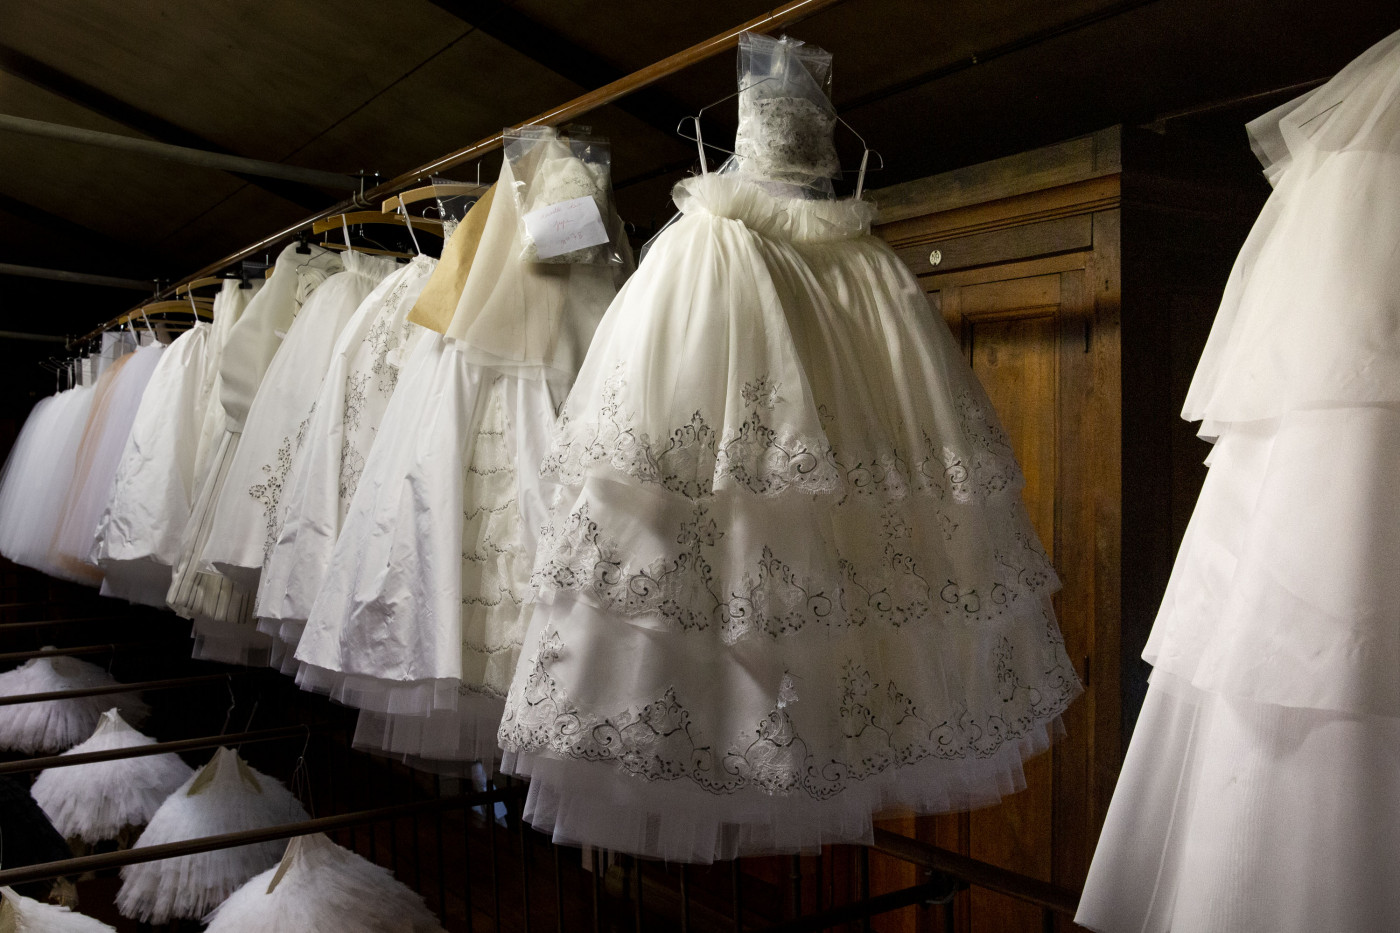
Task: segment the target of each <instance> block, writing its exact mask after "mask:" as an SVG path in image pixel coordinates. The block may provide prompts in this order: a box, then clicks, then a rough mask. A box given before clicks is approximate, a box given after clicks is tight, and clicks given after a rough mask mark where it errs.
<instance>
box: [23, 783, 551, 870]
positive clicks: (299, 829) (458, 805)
mask: <svg viewBox="0 0 1400 933" xmlns="http://www.w3.org/2000/svg"><path fill="white" fill-rule="evenodd" d="M524 796H525V787H524V785H517V786H514V787H501V788H497V789H496V790H488V791H481V792H478V793H474V794H464V795H462V796H460V797H436V798H430V799H427V800H418V801H415V802H413V803H400V804H394V805H393V806H389V807H378V808H376V809H373V810H357V811H355V812H354V813H342V814H340V815H338V816H323V817H319V818H317V819H310V820H302V821H300V822H297V823H283V824H281V825H279V826H269V827H267V828H266V829H248V830H243V831H242V832H236V833H223V834H221V835H218V836H202V837H200V838H198V839H186V840H183V841H181V842H167V843H164V844H163V845H156V846H142V847H141V848H139V849H123V850H122V851H120V852H102V853H99V854H97V855H84V856H80V857H78V858H70V859H63V860H62V861H58V862H42V863H40V864H38V865H25V866H22V867H20V868H9V869H6V870H4V871H0V887H13V886H14V885H17V884H28V883H29V882H31V881H44V880H46V879H49V878H61V877H63V876H64V875H77V874H82V873H84V872H89V871H102V870H104V869H108V868H120V867H122V866H124V865H135V864H137V863H139V862H157V861H160V860H161V859H167V858H176V857H178V856H181V855H195V854H198V853H200V852H213V851H216V850H218V849H233V848H237V847H238V846H246V845H253V844H255V843H259V842H276V841H277V840H278V839H291V838H292V837H293V836H306V835H309V834H311V833H327V832H331V831H333V830H337V829H350V828H351V827H355V826H363V825H365V824H366V823H379V822H383V821H387V820H395V819H399V818H400V817H405V816H417V815H421V814H424V813H432V812H435V811H442V810H466V809H470V808H471V807H477V806H481V805H483V804H494V803H496V802H497V801H501V800H511V799H514V798H517V797H524Z"/></svg>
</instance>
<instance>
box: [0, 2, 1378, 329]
mask: <svg viewBox="0 0 1400 933" xmlns="http://www.w3.org/2000/svg"><path fill="white" fill-rule="evenodd" d="M774 5H775V3H774V0H704V2H691V3H679V2H671V0H610V2H606V3H604V2H599V0H595V2H586V0H509V2H506V0H476V2H473V0H432V2H430V0H393V2H384V0H338V2H335V3H325V2H321V3H310V2H305V0H243V2H239V0H204V2H201V3H198V4H194V3H187V2H176V0H165V2H161V0H124V2H121V3H114V2H111V0H43V2H23V3H22V2H5V3H3V4H0V113H3V114H11V115H16V116H23V117H29V118H33V119H39V120H45V121H51V122H55V123H61V124H68V125H71V126H78V127H85V128H91V129H98V130H104V131H107V132H112V133H120V134H126V135H133V136H141V137H146V138H150V139H156V140H162V141H166V142H174V143H179V144H182V145H187V146H195V147H199V148H205V149H215V150H220V151H225V152H230V153H236V154H239V155H244V156H250V157H254V158H258V159H265V160H270V161H277V162H286V163H289V164H293V165H300V166H308V167H314V168H319V169H325V170H331V171H337V172H350V173H354V172H359V171H362V170H363V171H371V172H378V173H380V174H382V175H384V176H386V177H388V176H392V175H394V174H397V173H399V172H401V171H404V170H407V169H409V168H412V167H414V166H416V165H418V164H421V163H423V162H426V161H428V160H429V159H432V158H434V157H436V156H438V155H441V154H443V153H445V152H447V151H450V150H452V149H454V148H457V147H460V146H462V145H465V144H466V143H469V142H471V141H474V140H476V139H478V138H481V137H483V136H486V135H488V134H489V133H491V132H493V131H494V130H497V129H499V128H500V127H502V126H505V125H509V124H513V123H518V122H520V121H521V120H524V119H527V118H528V117H530V116H532V115H534V114H535V113H538V112H540V111H542V110H545V109H546V108H548V107H550V106H552V105H554V104H557V103H560V102H563V101H565V100H567V99H569V98H572V97H574V96H576V95H578V94H579V93H581V92H582V91H584V90H589V89H592V88H593V87H596V86H599V85H601V84H603V83H605V82H607V81H609V80H611V79H613V78H616V77H619V76H621V75H623V74H626V73H628V72H631V71H633V70H635V69H637V68H640V67H642V66H644V65H647V64H649V63H651V62H652V61H655V60H656V59H659V58H662V57H664V56H666V55H668V54H670V53H672V52H675V51H678V50H680V49H682V48H685V47H686V46H689V45H691V44H692V43H695V42H697V41H699V40H701V39H704V38H707V37H709V36H711V35H713V34H715V33H718V32H720V31H722V30H724V29H726V28H728V27H730V26H732V25H735V24H737V23H740V22H743V21H745V20H748V19H750V18H752V17H754V16H756V15H758V14H760V13H762V12H764V11H766V10H768V9H771V8H772V7H773V6H774ZM1397 28H1400V4H1397V3H1396V2H1395V0H1348V2H1341V3H1336V4H1319V3H1316V2H1315V0H1306V2H1305V0H1228V2H1222V0H1128V2H1109V0H1068V2H1059V3H1053V2H1052V3H1046V2H1044V0H936V2H934V0H847V2H845V3H842V4H840V5H838V6H836V7H834V8H831V9H828V10H826V11H823V12H821V13H818V14H816V15H815V16H813V17H812V18H810V19H809V20H807V21H806V22H804V23H802V24H801V25H800V26H799V27H797V28H795V29H794V30H793V33H794V34H795V35H796V36H798V37H799V38H803V39H806V40H808V41H810V42H814V43H816V44H818V45H821V46H824V47H826V48H828V49H830V50H831V51H832V52H833V53H834V55H835V76H836V77H835V96H836V100H837V104H838V106H839V107H840V109H841V110H842V113H843V115H844V116H845V118H846V119H847V120H848V121H849V122H850V123H851V124H852V125H853V126H854V127H855V128H856V129H857V130H858V131H859V132H860V133H861V134H862V135H864V136H865V138H866V139H867V140H869V141H870V144H871V145H872V146H873V147H875V148H876V149H878V150H879V151H880V152H881V153H882V154H883V156H884V160H885V165H886V168H885V169H884V171H883V172H882V173H880V174H879V175H878V176H875V177H873V178H872V180H871V185H872V186H883V185H887V184H893V183H896V182H900V181H905V180H908V179H911V178H916V177H920V176H923V175H928V174H932V173H935V172H939V171H943V170H946V169H949V168H954V167H957V166H960V165H967V164H971V163H974V162H978V161H981V160H984V159H987V158H992V157H996V156H1000V155H1006V154H1009V153H1012V152H1017V151H1020V150H1023V149H1027V148H1030V147H1034V146H1039V145H1044V144H1047V143H1050V142H1053V141H1056V140H1059V139H1064V138H1067V137H1071V136H1075V135H1078V134H1081V133H1085V132H1089V131H1092V130H1095V129H1098V128H1101V127H1104V126H1108V125H1111V124H1114V123H1129V124H1146V123H1152V122H1154V121H1156V120H1158V119H1159V118H1161V117H1162V116H1164V115H1170V114H1173V113H1177V112H1180V111H1184V110H1190V109H1193V108H1197V107H1200V106H1202V105H1206V104H1211V103H1213V102H1218V101H1226V100H1232V99H1236V98H1239V97H1242V96H1247V95H1252V94H1261V93H1264V92H1271V91H1275V90H1276V89H1278V88H1283V87H1287V86H1289V85H1295V84H1298V83H1300V82H1306V81H1311V80H1316V79H1320V78H1324V77H1326V76H1328V75H1330V74H1332V73H1333V72H1335V71H1336V70H1337V69H1338V68H1339V67H1341V66H1342V65H1343V64H1345V63H1346V62H1347V61H1349V60H1350V59H1351V58H1353V57H1354V56H1355V55H1357V54H1358V53H1360V52H1361V51H1362V50H1364V49H1365V48H1366V47H1367V46H1369V45H1371V44H1372V43H1374V42H1375V41H1377V40H1379V39H1380V38H1382V37H1383V36H1385V35H1386V34H1388V33H1389V32H1391V31H1393V30H1395V29H1397ZM734 79H735V65H734V57H733V56H732V55H731V54H725V55H723V56H721V57H719V58H717V59H715V60H712V61H709V62H706V63H704V64H702V65H698V66H696V67H693V68H691V69H689V70H687V71H685V72H684V73H682V74H679V75H676V76H674V77H672V78H670V79H667V80H666V81H663V82H661V83H660V84H658V85H656V86H655V87H654V88H652V89H649V90H647V91H645V92H642V93H639V94H637V95H635V96H633V97H631V98H629V99H627V100H626V101H624V102H622V104H620V105H618V106H613V107H609V108H606V109H604V110H601V111H598V112H597V113H595V114H593V115H592V116H591V118H590V122H591V123H592V125H593V126H594V127H595V130H596V131H598V132H602V133H606V134H607V135H608V136H610V137H611V138H612V140H613V147H614V155H613V160H614V178H615V181H616V184H617V187H618V190H619V203H620V205H621V208H622V211H623V214H624V217H626V219H628V220H629V221H631V222H632V223H633V224H635V225H636V226H637V228H638V229H639V231H640V232H641V234H642V235H645V233H646V231H648V230H649V229H652V228H654V227H655V226H657V225H659V224H660V223H662V222H664V221H665V219H666V218H667V217H668V216H669V215H670V213H671V209H670V206H669V200H668V193H669V189H670V186H671V185H672V184H673V183H674V181H675V180H676V179H677V178H679V177H681V176H682V175H683V174H685V173H686V172H687V171H689V170H690V169H691V166H692V162H693V160H694V148H693V146H692V144H690V143H689V142H686V141H685V140H682V139H680V138H679V137H678V136H677V135H676V133H675V127H676V124H677V122H678V121H679V119H680V118H681V117H682V116H684V115H686V114H688V113H692V112H694V111H695V110H696V109H698V108H699V107H701V106H703V105H704V104H706V103H709V102H710V101H712V100H715V99H716V98H719V97H722V96H724V95H726V94H728V93H730V92H731V91H732V89H733V86H734ZM1280 99H1282V96H1281V95H1275V96H1273V97H1260V98H1258V99H1256V100H1253V101H1250V102H1248V103H1245V104H1239V105H1236V106H1231V107H1223V108H1218V109H1215V110H1211V111H1210V112H1209V113H1208V114H1207V115H1206V116H1203V117H1198V118H1194V119H1177V120H1172V121H1168V122H1167V123H1166V124H1165V126H1166V130H1167V132H1194V133H1217V134H1224V138H1227V139H1230V140H1232V141H1234V143H1236V144H1237V145H1239V146H1240V147H1243V146H1244V145H1245V142H1244V135H1243V131H1242V128H1241V123H1242V122H1243V120H1245V119H1247V118H1248V117H1250V116H1252V115H1254V114H1255V113H1258V112H1260V111H1262V110H1264V109H1266V108H1267V107H1268V106H1271V105H1272V104H1273V103H1276V102H1278V100H1280ZM718 109H719V110H723V109H725V108H723V107H721V108H718ZM715 124H716V126H715V128H714V132H715V133H716V135H717V137H722V135H723V132H724V124H725V119H724V117H723V116H719V117H717V118H716V120H715ZM498 161H499V156H494V155H493V156H491V157H488V158H487V159H486V160H484V164H483V165H482V166H481V174H482V177H483V178H485V179H490V178H493V177H494V175H495V172H496V169H497V164H498ZM452 174H453V175H454V176H455V177H458V178H475V177H476V168H475V167H474V166H472V167H463V168H459V169H457V170H455V171H454V172H453V173H452ZM339 197H340V193H338V192H334V191H330V190H326V189H318V188H314V187H308V186H305V185H301V184H296V183H289V182H279V181H272V180H268V179H251V178H247V177H238V176H235V175H232V174H229V173H226V172H221V171H215V170H210V169H205V168H197V167H192V166H187V165H183V164H179V163H175V162H169V161H158V160H154V159H152V158H150V157H147V156H144V155H135V154H129V153H124V152H116V151H112V150H107V149H96V148H90V147H85V146H81V145H77V144H73V143H68V142H59V141H53V140H48V139H40V138H36V137H27V136H18V135H11V134H3V135H0V262H9V263H19V264H30V265H38V266H46V267H56V268H62V269H71V270H75V271H81V272H91V273H100V274H107V275H118V276H124V277H130V278H141V279H150V278H156V277H162V278H167V279H169V278H174V277H178V276H180V275H182V274H184V273H187V272H189V271H191V270H193V269H194V268H197V267H199V266H201V265H203V264H205V263H207V262H210V261H213V260H215V259H217V258H219V257H220V256H223V255H225V254H227V253H229V252H231V251H232V250H234V249H236V248H238V247H240V246H242V245H244V244H246V243H250V242H253V241H255V240H257V239H258V238H260V237H261V236H263V235H265V234H267V233H269V232H271V231H272V230H275V229H277V228H278V227H280V226H283V225H286V224H289V223H291V222H294V221H295V220H297V219H298V218H299V217H302V216H304V215H305V214H307V213H308V212H309V211H310V210H312V209H316V208H319V207H322V206H325V205H328V204H330V203H332V202H334V201H335V200H338V198H339ZM0 278H3V284H4V289H3V291H0V295H2V296H3V297H0V313H3V315H4V322H3V323H0V329H8V330H24V331H31V332H44V333H55V334H62V333H75V332H79V331H82V330H86V329H87V328H88V327H90V326H92V325H93V324H95V323H97V322H99V321H101V320H103V319H105V318H107V317H109V316H110V315H111V314H113V313H115V312H117V311H120V310H122V309H123V308H125V307H127V306H129V305H130V304H131V303H132V302H133V300H134V299H136V298H139V295H137V294H136V293H134V292H129V291H125V292H124V291H118V290H111V289H99V288H92V287H79V286H72V285H62V284H56V283H52V282H39V281H35V280H29V279H19V278H14V277H0ZM20 322H22V323H20Z"/></svg>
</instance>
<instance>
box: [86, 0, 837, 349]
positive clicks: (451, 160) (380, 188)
mask: <svg viewBox="0 0 1400 933" xmlns="http://www.w3.org/2000/svg"><path fill="white" fill-rule="evenodd" d="M844 2H845V0H792V2H790V3H786V4H784V5H782V6H780V7H777V8H776V9H773V10H770V11H769V12H767V13H764V14H762V15H761V16H756V17H754V18H753V19H751V20H749V21H748V22H746V23H742V24H740V25H738V26H735V27H734V28H733V29H727V30H725V31H724V32H722V33H720V34H719V35H716V36H712V37H710V38H709V39H706V40H705V41H703V42H699V43H696V44H695V45H692V46H691V47H690V48H688V49H684V50H682V51H680V52H677V53H676V54H674V55H671V56H668V57H667V58H663V59H661V60H660V61H658V62H655V63H653V64H651V65H648V66H646V67H645V68H642V69H640V70H638V71H634V72H632V73H631V74H630V75H627V76H626V77H623V78H619V79H618V80H616V81H614V82H612V83H611V84H605V85H603V86H602V87H600V88H598V89H596V90H593V91H589V92H588V93H587V94H583V95H581V96H579V97H575V98H574V99H573V100H571V101H568V102H567V103H564V104H561V105H559V106H558V107H554V108H552V109H550V110H546V111H544V112H543V113H540V114H537V115H535V116H534V117H531V118H530V119H528V120H522V121H521V122H520V124H519V125H521V126H528V125H532V124H534V125H540V126H558V125H559V124H561V123H567V122H569V121H570V120H573V119H576V118H577V117H580V116H582V115H583V114H585V113H588V112H590V111H593V110H596V109H598V108H599V107H603V106H606V105H607V104H610V103H612V102H613V101H615V100H620V99H621V98H623V97H626V96H627V95H629V94H632V93H634V92H636V91H639V90H641V89H642V88H644V87H648V86H650V85H652V84H655V83H656V82H657V81H660V80H662V79H663V78H667V77H670V76H671V75H673V74H676V73H677V72H680V71H684V70H685V69H686V68H689V67H690V66H691V65H694V64H697V63H699V62H702V61H705V60H706V59H709V58H713V57H714V56H716V55H718V54H720V53H721V52H726V51H728V50H730V49H733V48H735V47H736V46H737V45H738V44H739V36H740V35H741V34H742V33H744V32H748V31H750V30H762V29H782V28H785V27H787V26H791V25H793V24H795V23H799V22H801V21H802V20H804V19H806V18H808V17H809V16H811V15H813V14H814V13H818V12H820V11H822V10H824V9H827V8H828V7H833V6H837V5H838V4H841V3H844ZM501 145H502V137H501V134H500V133H493V134H491V135H490V136H487V137H485V138H483V139H479V140H477V141H476V142H474V143H472V144H471V145H470V146H466V147H464V148H462V149H458V150H456V151H455V152H449V153H448V154H447V155H445V156H442V157H441V158H439V159H434V160H433V161H432V162H429V163H427V164H426V165H420V166H419V167H418V168H415V169H413V170H412V171H409V172H405V173H404V174H402V175H398V176H396V177H394V178H391V179H389V180H388V181H386V182H383V183H382V184H379V185H376V186H375V187H373V188H371V189H370V190H369V191H366V192H365V193H364V194H363V195H360V196H357V197H354V198H349V199H346V200H344V201H340V202H338V203H336V204H333V205H331V206H330V207H328V208H326V209H325V210H323V211H319V212H317V213H315V214H312V215H311V216H309V217H306V218H303V219H302V220H300V221H298V222H297V223H295V224H292V225H291V226H288V227H283V228H282V229H281V230H278V231H277V232H276V233H272V234H270V235H268V236H265V237H263V238H262V239H261V240H258V241H257V242H256V243H253V244H251V245H249V246H245V247H243V248H242V249H240V250H238V251H237V252H235V253H230V254H229V255H227V256H225V257H224V258H223V259H220V260H218V261H217V262H212V263H210V264H209V265H207V266H205V267H204V268H202V269H199V270H198V271H196V272H193V273H191V274H190V275H188V276H186V277H185V278H183V279H181V280H180V281H179V282H176V283H174V284H173V285H171V286H169V287H167V288H164V289H162V290H161V291H160V292H159V294H158V295H157V297H159V298H166V297H169V296H170V295H172V294H174V291H175V289H176V288H178V287H179V286H180V285H183V284H184V283H185V282H190V281H193V280H194V279H197V278H200V277H201V276H206V275H213V274H214V273H216V272H220V271H222V270H223V269H227V268H228V267H229V266H232V265H233V264H234V263H237V262H241V261H242V260H244V259H247V258H248V257H250V256H255V255H257V254H258V253H261V252H265V251H267V250H269V249H271V248H272V247H273V246H275V245H277V244H278V243H281V242H283V241H284V240H288V239H291V238H292V237H294V236H296V234H298V233H299V232H301V231H302V230H305V229H306V228H307V227H310V226H311V225H312V224H313V223H315V222H316V221H318V220H321V219H322V218H325V217H330V216H331V215H333V214H341V213H344V212H346V211H349V210H353V209H355V208H357V207H367V206H369V205H371V204H374V203H375V202H377V201H379V200H382V199H384V198H387V197H389V196H390V195H394V194H398V193H399V192H400V191H403V190H404V189H406V188H411V187H413V186H414V185H417V184H419V183H420V182H423V181H425V180H427V179H428V178H430V177H431V176H432V175H433V174H435V173H439V172H443V171H446V170H447V169H450V168H454V167H455V166H458V165H461V164H462V163H464V162H470V161H471V160H472V159H477V158H480V157H481V156H484V155H486V154H488V153H490V152H494V151H495V150H497V149H499V148H501ZM135 310H136V309H135V308H133V309H132V311H135ZM130 313H131V312H126V313H124V314H120V315H118V316H117V317H114V318H112V319H111V320H110V321H107V322H105V323H103V324H102V325H101V326H100V327H96V328H93V329H92V330H91V331H89V332H88V333H86V334H84V335H83V336H82V337H79V338H77V339H76V340H73V341H71V342H70V343H69V346H74V345H78V344H83V343H87V342H88V341H90V340H93V339H96V338H97V337H98V336H100V335H101V334H102V332H103V331H105V330H108V329H109V328H112V327H116V326H117V325H118V324H119V323H121V322H122V321H124V320H125V319H126V318H127V316H128V315H129V314H130Z"/></svg>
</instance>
